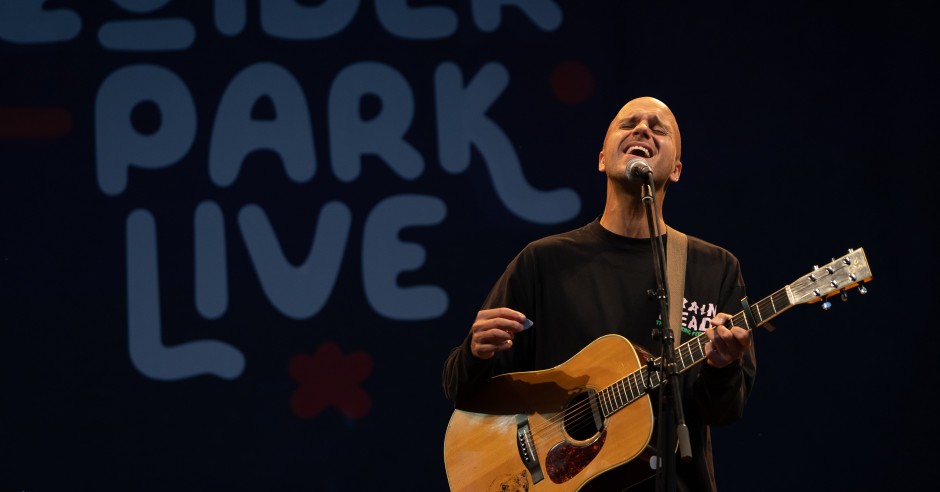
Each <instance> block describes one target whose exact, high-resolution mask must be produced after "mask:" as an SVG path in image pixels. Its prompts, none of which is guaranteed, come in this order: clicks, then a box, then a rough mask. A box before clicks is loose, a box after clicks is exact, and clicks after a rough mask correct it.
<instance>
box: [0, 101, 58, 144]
mask: <svg viewBox="0 0 940 492" xmlns="http://www.w3.org/2000/svg"><path fill="white" fill-rule="evenodd" d="M71 131H72V114H71V113H69V112H68V111H67V110H66V109H65V108H55V107H34V108H29V107H23V108H0V138H11V139H14V138H15V139H20V138H21V139H32V138H58V137H64V136H65V135H68V134H69V133H70V132H71Z"/></svg>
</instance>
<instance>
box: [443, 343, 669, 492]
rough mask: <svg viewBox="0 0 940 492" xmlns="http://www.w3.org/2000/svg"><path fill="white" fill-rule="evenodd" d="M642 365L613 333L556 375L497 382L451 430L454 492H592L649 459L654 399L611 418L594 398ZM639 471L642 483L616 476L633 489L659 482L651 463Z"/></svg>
mask: <svg viewBox="0 0 940 492" xmlns="http://www.w3.org/2000/svg"><path fill="white" fill-rule="evenodd" d="M640 367H641V361H640V358H639V357H638V355H637V352H636V350H635V349H634V347H633V345H632V344H631V343H630V342H629V341H628V340H627V339H625V338H623V337H621V336H619V335H606V336H603V337H601V338H598V339H597V340H595V341H594V342H592V343H591V344H590V345H588V346H587V347H585V348H584V349H583V350H581V351H580V352H578V353H577V354H576V355H575V356H574V357H572V358H571V359H569V360H568V361H566V362H565V363H563V364H562V365H560V366H557V367H555V368H552V369H546V370H542V371H532V372H517V373H510V374H503V375H500V376H496V377H494V378H492V379H491V380H490V381H489V383H488V384H487V385H486V386H485V387H484V388H483V389H481V391H480V393H478V394H475V395H474V398H473V399H472V400H473V401H472V403H470V404H467V405H462V406H461V408H458V409H456V410H455V411H454V413H453V415H452V416H451V419H450V422H449V423H448V425H447V431H446V435H445V438H444V464H445V468H446V471H447V480H448V482H449V483H450V488H451V490H452V491H454V492H457V491H473V492H488V491H516V490H534V491H543V490H544V491H568V490H572V491H574V490H587V489H589V488H590V487H589V485H590V484H591V481H592V480H593V479H595V478H597V477H598V476H599V475H601V474H603V473H605V472H607V471H609V470H611V469H613V468H616V467H620V466H621V465H625V464H628V463H630V462H631V461H632V460H634V459H635V458H637V457H639V456H641V455H646V454H648V453H650V452H651V451H653V449H652V447H651V446H649V443H650V438H651V437H652V434H653V410H652V405H651V403H650V397H649V395H643V396H642V397H640V398H639V399H638V400H636V401H634V402H633V403H632V404H630V405H628V406H626V407H625V408H623V409H621V410H620V411H618V412H616V413H613V414H612V415H610V416H608V417H603V416H602V414H601V413H600V412H598V409H597V408H596V405H592V404H591V399H590V397H589V395H590V394H591V392H593V391H597V390H600V389H602V388H606V387H608V386H610V385H612V384H614V383H616V382H617V381H619V380H621V379H623V378H624V377H625V376H626V375H628V374H630V373H632V372H634V371H636V370H638V369H639V368H640ZM533 449H534V453H533V452H532V450H533ZM630 466H633V467H636V468H638V470H639V473H638V474H637V476H636V478H633V475H634V474H633V473H622V470H619V471H618V472H617V473H616V475H617V477H618V478H617V479H618V480H627V481H633V483H627V484H623V486H624V487H625V488H626V487H627V486H629V485H633V484H635V483H636V482H637V481H641V480H643V479H646V478H649V477H650V476H651V475H652V472H653V471H652V470H651V469H650V466H649V463H648V461H644V460H642V459H637V460H636V461H635V462H634V463H633V464H631V465H630ZM628 468H629V466H628ZM598 481H601V479H599V480H598ZM618 483H620V482H618Z"/></svg>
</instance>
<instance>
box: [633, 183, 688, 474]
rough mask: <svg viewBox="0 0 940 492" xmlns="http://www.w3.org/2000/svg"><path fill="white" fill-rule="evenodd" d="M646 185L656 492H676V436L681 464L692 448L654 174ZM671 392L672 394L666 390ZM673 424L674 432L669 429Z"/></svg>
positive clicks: (643, 192)
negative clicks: (657, 321) (653, 301)
mask: <svg viewBox="0 0 940 492" xmlns="http://www.w3.org/2000/svg"><path fill="white" fill-rule="evenodd" d="M644 176H645V177H646V183H645V184H643V185H641V187H640V188H641V191H642V194H643V204H644V205H645V206H646V219H647V222H648V223H649V230H650V242H651V246H652V249H653V262H654V265H653V266H654V269H655V271H656V298H657V299H658V300H659V311H660V317H661V319H662V326H660V327H659V331H660V333H659V338H660V339H661V341H662V357H661V358H660V361H661V362H660V367H659V368H658V369H659V371H660V381H661V382H662V383H661V385H660V391H659V419H658V421H657V435H658V437H657V443H658V447H659V450H658V454H659V459H657V460H656V490H657V491H658V492H672V491H675V490H676V489H677V486H678V485H677V481H676V453H675V452H674V451H673V449H674V448H675V446H676V438H677V436H678V441H679V449H680V452H681V454H682V461H685V462H688V461H689V460H690V459H691V458H692V448H691V445H690V444H689V429H688V427H686V425H685V414H684V412H683V409H682V389H681V388H680V387H679V370H678V368H677V366H676V348H675V337H674V336H673V334H672V333H673V332H672V325H671V324H670V323H671V322H672V321H671V320H670V319H669V298H668V295H667V294H668V292H669V290H668V286H667V280H666V250H665V248H664V246H663V236H662V234H661V231H660V230H659V213H658V211H657V210H656V203H655V200H654V199H653V197H654V189H655V185H654V184H653V174H652V173H651V172H648V173H644ZM669 390H671V391H669ZM673 423H675V426H676V428H675V430H672V429H671V427H672V425H673Z"/></svg>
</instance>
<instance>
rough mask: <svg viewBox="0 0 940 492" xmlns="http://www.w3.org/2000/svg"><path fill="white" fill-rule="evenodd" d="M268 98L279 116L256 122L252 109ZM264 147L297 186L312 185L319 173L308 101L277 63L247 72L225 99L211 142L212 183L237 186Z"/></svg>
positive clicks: (293, 80) (252, 68)
mask: <svg viewBox="0 0 940 492" xmlns="http://www.w3.org/2000/svg"><path fill="white" fill-rule="evenodd" d="M263 97H266V98H268V100H269V101H270V102H271V104H272V105H273V108H274V112H275V115H274V118H273V119H271V120H258V119H252V117H251V114H252V109H253V108H254V107H255V105H256V104H257V103H258V101H259V100H260V99H261V98H263ZM260 149H270V150H273V151H274V152H276V153H277V154H278V155H279V156H280V157H281V162H282V164H283V165H284V168H285V170H286V171H287V175H288V176H289V177H290V179H291V180H293V181H294V182H297V183H303V182H305V181H308V180H310V179H311V178H313V175H314V174H315V173H316V154H315V153H314V144H313V130H312V128H311V124H310V114H309V113H308V110H307V99H306V97H304V93H303V90H302V89H301V87H300V84H299V83H298V82H297V80H296V79H295V78H294V76H293V75H291V74H290V72H288V71H287V70H286V69H284V68H283V67H281V66H279V65H276V64H273V63H256V64H254V65H251V66H249V67H247V68H245V69H244V70H242V71H241V72H239V73H238V75H236V76H235V78H234V79H233V80H232V82H231V83H230V84H229V86H228V88H226V90H225V93H224V94H223V95H222V100H221V101H220V102H219V109H218V111H216V115H215V124H214V125H213V128H212V138H211V140H210V142H209V177H210V178H211V179H212V182H213V183H215V184H216V185H218V186H221V187H226V186H229V185H231V184H232V183H233V182H234V181H235V179H236V178H237V177H238V173H239V171H240V170H241V166H242V163H243V161H244V159H245V157H246V156H247V155H248V154H249V153H251V152H253V151H256V150H260Z"/></svg>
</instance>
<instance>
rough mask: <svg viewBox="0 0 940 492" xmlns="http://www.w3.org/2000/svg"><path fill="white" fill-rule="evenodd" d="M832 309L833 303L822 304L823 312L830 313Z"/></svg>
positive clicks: (824, 302)
mask: <svg viewBox="0 0 940 492" xmlns="http://www.w3.org/2000/svg"><path fill="white" fill-rule="evenodd" d="M831 307H832V303H831V302H829V301H828V300H826V301H823V303H822V308H823V311H828V310H829V309H830V308H831Z"/></svg>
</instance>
